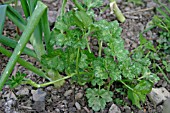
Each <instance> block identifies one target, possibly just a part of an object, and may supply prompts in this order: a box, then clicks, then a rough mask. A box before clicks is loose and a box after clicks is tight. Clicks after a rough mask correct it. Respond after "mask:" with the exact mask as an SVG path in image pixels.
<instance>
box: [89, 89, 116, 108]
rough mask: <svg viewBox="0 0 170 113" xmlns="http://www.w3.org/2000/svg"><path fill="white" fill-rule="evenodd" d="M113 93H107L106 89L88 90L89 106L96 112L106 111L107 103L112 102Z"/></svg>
mask: <svg viewBox="0 0 170 113" xmlns="http://www.w3.org/2000/svg"><path fill="white" fill-rule="evenodd" d="M112 96H113V93H112V92H110V91H107V90H105V89H101V90H99V89H96V88H94V89H91V88H88V89H87V90H86V97H87V99H88V104H89V106H90V107H92V109H93V110H94V111H99V110H100V109H104V108H105V106H106V102H110V101H112V98H111V97H112Z"/></svg>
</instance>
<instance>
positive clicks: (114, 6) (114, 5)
mask: <svg viewBox="0 0 170 113" xmlns="http://www.w3.org/2000/svg"><path fill="white" fill-rule="evenodd" d="M110 9H111V11H112V12H114V13H115V15H116V17H117V19H118V20H119V21H120V22H124V21H125V17H124V15H123V13H122V12H121V10H120V9H119V7H118V6H117V3H116V1H115V0H110Z"/></svg>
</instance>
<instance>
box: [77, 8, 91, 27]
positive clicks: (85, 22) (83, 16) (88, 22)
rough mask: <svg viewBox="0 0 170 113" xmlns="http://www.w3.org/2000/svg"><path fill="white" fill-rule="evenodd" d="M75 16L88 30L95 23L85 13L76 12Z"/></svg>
mask: <svg viewBox="0 0 170 113" xmlns="http://www.w3.org/2000/svg"><path fill="white" fill-rule="evenodd" d="M75 16H76V17H77V18H78V20H79V21H80V22H82V23H83V25H84V27H85V28H88V27H89V26H90V25H91V24H92V22H93V21H92V19H91V18H90V16H89V15H87V13H86V12H84V11H76V12H75Z"/></svg>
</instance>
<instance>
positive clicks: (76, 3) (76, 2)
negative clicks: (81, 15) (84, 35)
mask: <svg viewBox="0 0 170 113" xmlns="http://www.w3.org/2000/svg"><path fill="white" fill-rule="evenodd" d="M73 2H74V4H75V5H76V7H77V8H78V9H79V10H81V11H86V10H85V9H84V8H83V7H82V6H81V5H80V4H79V2H78V1H77V0H73Z"/></svg>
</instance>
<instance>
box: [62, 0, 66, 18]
mask: <svg viewBox="0 0 170 113" xmlns="http://www.w3.org/2000/svg"><path fill="white" fill-rule="evenodd" d="M66 3H67V0H63V3H62V6H61V15H60V16H61V17H62V16H63V15H64V13H65V6H66Z"/></svg>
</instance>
